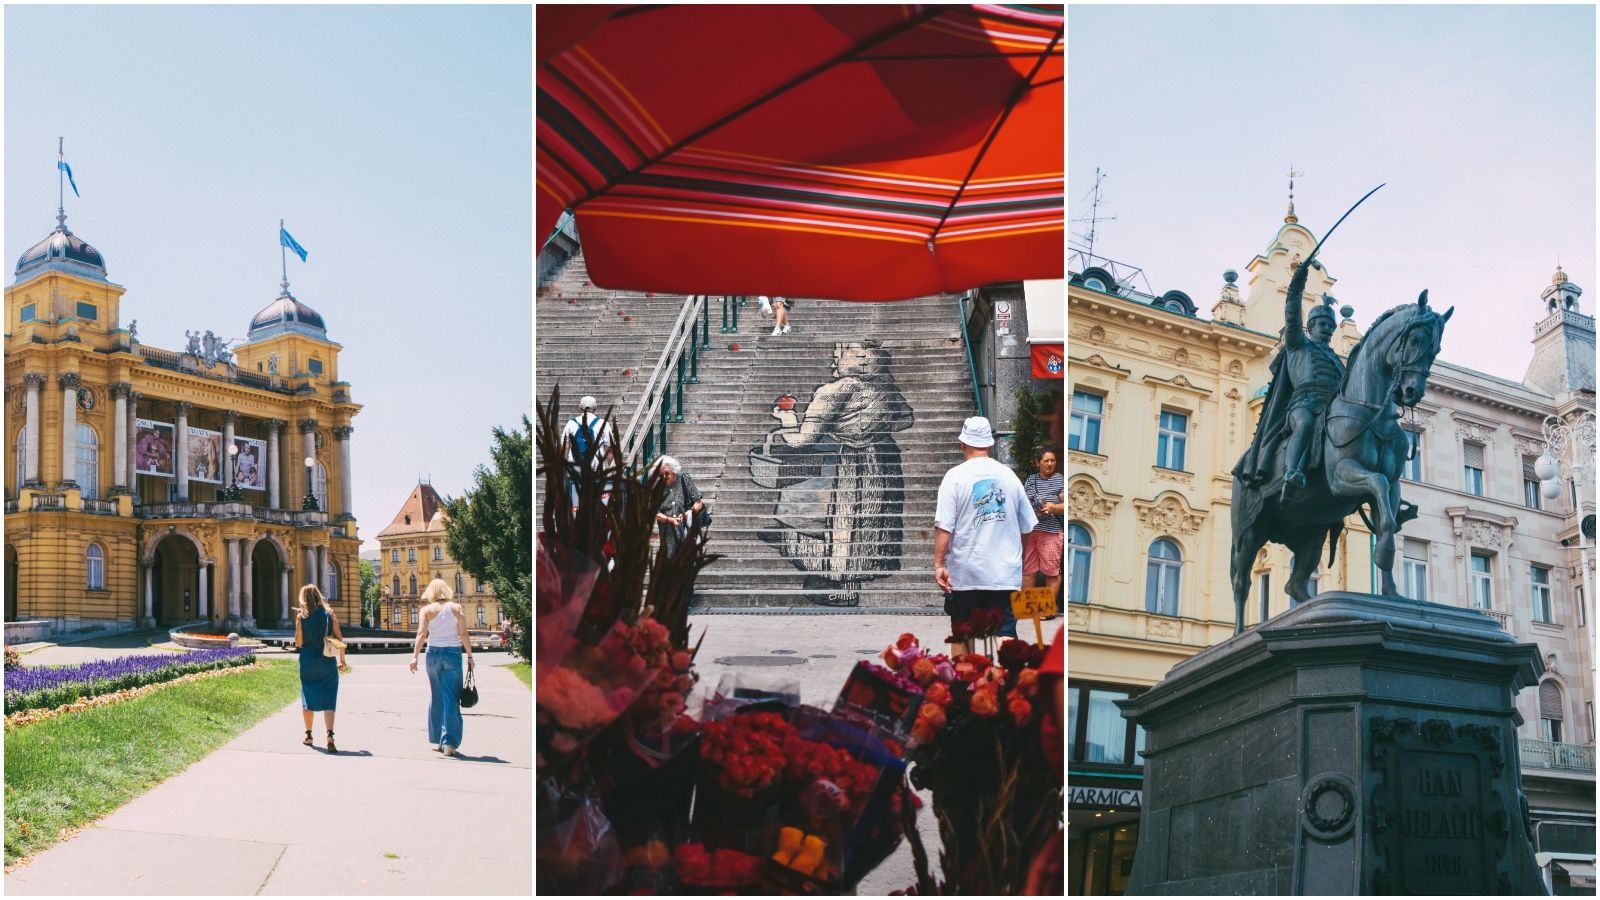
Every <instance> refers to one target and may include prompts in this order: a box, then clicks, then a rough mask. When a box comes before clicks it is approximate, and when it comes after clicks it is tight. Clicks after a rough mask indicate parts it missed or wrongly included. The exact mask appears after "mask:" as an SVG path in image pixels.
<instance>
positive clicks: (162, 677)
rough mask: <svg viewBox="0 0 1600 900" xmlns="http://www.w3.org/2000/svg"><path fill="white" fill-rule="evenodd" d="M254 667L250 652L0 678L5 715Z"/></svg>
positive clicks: (129, 659)
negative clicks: (232, 668)
mask: <svg viewBox="0 0 1600 900" xmlns="http://www.w3.org/2000/svg"><path fill="white" fill-rule="evenodd" d="M252 662H255V651H254V650H253V649H251V648H249V647H232V648H225V649H218V650H195V651H192V652H190V653H177V654H166V653H162V654H157V655H142V656H122V657H118V658H117V659H105V660H100V661H98V662H91V663H84V664H82V665H77V666H62V667H60V668H52V669H26V668H24V669H11V670H9V671H7V672H6V673H5V711H6V714H7V715H9V714H11V713H14V712H20V711H22V710H25V709H39V708H41V707H45V708H48V707H56V706H61V705H63V704H67V703H72V702H74V701H76V700H81V699H83V698H85V697H94V696H98V695H100V694H109V693H112V692H114V691H121V690H126V689H127V688H133V687H142V686H144V685H147V684H160V683H162V682H164V681H171V680H173V679H174V678H181V677H182V676H184V675H192V674H194V673H195V672H206V671H210V670H212V669H225V668H230V667H233V666H244V665H249V664H250V663H252Z"/></svg>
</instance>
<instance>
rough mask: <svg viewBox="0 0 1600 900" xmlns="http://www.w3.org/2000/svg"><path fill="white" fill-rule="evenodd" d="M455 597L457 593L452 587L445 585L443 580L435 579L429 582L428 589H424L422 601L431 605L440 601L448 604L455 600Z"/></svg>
mask: <svg viewBox="0 0 1600 900" xmlns="http://www.w3.org/2000/svg"><path fill="white" fill-rule="evenodd" d="M455 595H456V592H455V591H454V590H452V589H451V587H450V585H448V584H446V583H445V580H444V579H443V578H435V579H434V580H432V581H430V582H428V586H427V587H425V588H423V589H422V599H423V600H426V601H427V602H429V603H437V602H440V601H444V602H448V601H450V600H451V599H453V598H454V597H455Z"/></svg>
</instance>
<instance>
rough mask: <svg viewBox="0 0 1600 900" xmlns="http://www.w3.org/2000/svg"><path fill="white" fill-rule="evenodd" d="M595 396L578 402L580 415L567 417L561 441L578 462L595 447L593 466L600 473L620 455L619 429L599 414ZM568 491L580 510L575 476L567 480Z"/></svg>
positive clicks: (591, 463) (569, 457) (575, 510)
mask: <svg viewBox="0 0 1600 900" xmlns="http://www.w3.org/2000/svg"><path fill="white" fill-rule="evenodd" d="M595 405H596V404H595V399H594V398H593V397H588V396H585V397H583V398H582V399H580V400H579V401H578V410H579V412H578V415H576V416H573V417H572V418H571V419H568V420H567V425H566V427H565V428H563V429H561V444H562V446H564V447H566V448H567V462H569V463H576V462H578V461H579V460H580V459H582V458H583V457H584V456H586V455H588V453H589V448H590V447H595V448H597V449H595V450H594V451H593V452H594V458H593V461H592V462H590V464H589V465H590V467H591V468H592V469H594V471H596V472H599V471H601V470H602V469H603V468H605V466H606V464H607V463H608V462H610V461H612V459H613V457H615V455H616V450H617V441H616V437H617V435H616V431H615V430H614V429H613V428H612V427H611V423H610V422H608V421H606V418H605V417H604V416H601V415H596V414H595V411H594V408H595ZM567 491H568V492H569V493H570V494H571V496H572V510H573V512H577V510H578V484H577V482H576V481H574V480H572V479H571V478H568V479H567Z"/></svg>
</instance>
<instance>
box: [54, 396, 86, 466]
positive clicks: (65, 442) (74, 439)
mask: <svg viewBox="0 0 1600 900" xmlns="http://www.w3.org/2000/svg"><path fill="white" fill-rule="evenodd" d="M82 381H83V379H82V377H81V376H79V375H78V373H77V372H62V373H61V374H60V375H57V376H56V384H58V385H60V386H61V486H62V487H73V486H76V485H77V477H78V472H77V468H78V385H79V384H80V383H81V382H82Z"/></svg>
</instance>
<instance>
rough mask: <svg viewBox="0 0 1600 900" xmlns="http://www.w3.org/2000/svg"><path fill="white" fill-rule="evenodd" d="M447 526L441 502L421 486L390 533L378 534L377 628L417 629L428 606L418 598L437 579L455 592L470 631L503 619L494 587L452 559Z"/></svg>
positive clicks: (429, 488)
mask: <svg viewBox="0 0 1600 900" xmlns="http://www.w3.org/2000/svg"><path fill="white" fill-rule="evenodd" d="M445 521H446V516H445V511H444V500H443V499H442V498H440V496H439V494H438V492H437V491H435V490H434V489H433V485H431V484H427V483H426V482H423V483H419V484H418V485H417V486H416V487H415V488H413V489H412V491H411V494H410V496H408V497H406V502H405V503H404V505H402V506H401V507H400V512H399V513H397V514H395V517H394V521H392V522H390V523H389V527H387V528H385V529H384V530H383V531H381V532H379V533H378V547H379V553H378V557H379V559H380V561H381V568H380V569H379V580H378V585H379V587H378V590H379V593H380V594H381V595H382V597H383V601H382V603H381V604H380V607H379V621H378V627H379V628H388V629H398V630H401V631H404V630H407V629H413V628H416V627H417V625H418V624H419V622H420V621H421V612H420V611H421V609H422V607H424V606H426V605H427V602H426V601H424V600H423V599H422V592H423V590H424V589H426V588H427V586H428V582H430V581H432V580H433V579H435V578H442V579H444V582H445V584H448V585H450V586H451V587H452V588H453V589H454V590H455V601H456V602H457V603H460V604H461V610H462V612H464V613H466V615H467V627H468V628H469V629H477V628H498V627H500V623H501V622H502V621H504V620H505V619H506V618H507V616H506V614H505V612H504V611H502V610H501V608H500V601H499V600H497V599H496V598H495V595H494V586H493V585H491V584H489V583H488V582H486V581H479V580H478V579H476V578H474V577H472V576H471V575H469V574H467V573H466V572H465V571H463V570H462V568H461V565H460V564H459V563H457V562H456V561H455V560H454V559H451V558H450V552H449V551H448V550H447V549H446V548H445V544H444V534H445Z"/></svg>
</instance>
